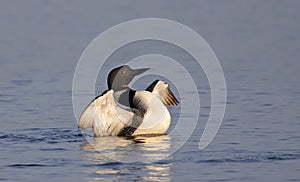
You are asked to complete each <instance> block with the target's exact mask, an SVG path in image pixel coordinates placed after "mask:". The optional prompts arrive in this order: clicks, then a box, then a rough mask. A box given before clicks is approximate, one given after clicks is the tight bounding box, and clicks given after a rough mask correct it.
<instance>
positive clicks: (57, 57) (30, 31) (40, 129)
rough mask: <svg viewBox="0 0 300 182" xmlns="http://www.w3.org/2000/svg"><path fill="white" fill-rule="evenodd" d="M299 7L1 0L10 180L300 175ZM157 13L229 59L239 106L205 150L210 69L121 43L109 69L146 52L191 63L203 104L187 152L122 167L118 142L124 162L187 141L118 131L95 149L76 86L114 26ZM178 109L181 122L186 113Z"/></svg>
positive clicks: (3, 175)
mask: <svg viewBox="0 0 300 182" xmlns="http://www.w3.org/2000/svg"><path fill="white" fill-rule="evenodd" d="M299 7H300V2H299V1H292V0H286V1H279V0H278V1H277V0H274V1H256V0H253V1H231V0H230V1H218V2H215V1H189V3H186V2H181V1H155V2H150V1H149V2H136V1H135V2H133V1H122V2H120V3H116V2H115V3H113V2H108V1H106V2H101V1H89V2H83V1H60V2H51V1H49V2H43V1H31V0H29V1H9V0H7V1H5V0H4V1H1V2H0V70H1V71H0V81H1V82H0V83H1V84H0V115H1V117H0V118H1V119H0V161H1V162H0V180H1V181H143V180H146V181H183V180H188V181H299V180H300V134H299V133H300V132H299V131H300V114H299V107H300V104H299V100H300V86H299V85H300V84H299V77H300V74H299V70H300V62H299V57H300V46H299V45H300V34H299V32H300V24H299V22H300V13H299V11H298V9H299ZM145 17H156V18H166V19H171V20H174V21H178V22H180V23H183V24H185V25H187V26H189V27H191V28H193V29H194V30H196V31H197V32H198V33H199V34H200V35H202V36H203V37H204V38H205V39H206V41H207V42H208V43H209V44H210V46H211V47H212V49H213V50H214V51H215V53H216V55H217V56H218V58H219V60H220V63H221V65H222V68H223V71H224V75H225V79H226V84H227V95H228V101H227V107H226V113H225V118H224V120H223V123H222V126H221V128H220V130H219V132H218V134H217V136H216V138H215V139H214V140H213V142H212V143H211V144H210V145H209V146H208V147H207V148H206V149H205V150H203V151H199V149H198V143H199V139H200V136H201V134H202V132H203V128H204V126H205V121H206V120H207V117H208V114H209V109H210V90H209V87H208V82H207V79H206V77H205V74H204V73H203V71H201V70H195V69H194V67H192V66H189V64H188V63H189V61H190V59H191V58H190V57H189V55H187V54H186V52H185V51H182V50H180V49H179V48H177V47H174V46H172V45H168V44H164V43H161V42H159V43H157V42H151V41H148V42H147V41H145V42H138V43H136V44H132V45H128V47H126V48H124V49H121V50H119V51H118V52H117V53H116V54H114V55H113V56H112V57H111V58H110V59H111V61H110V65H106V66H107V67H109V66H113V65H114V64H115V65H118V64H122V63H124V62H126V61H127V60H130V59H132V58H134V57H136V56H139V55H142V54H145V53H147V54H148V53H161V54H163V55H169V56H172V57H173V58H176V59H177V60H181V61H182V60H184V61H186V67H187V69H188V70H189V72H191V73H192V74H195V75H196V76H198V80H197V81H198V82H199V85H198V87H199V95H200V99H201V111H200V119H199V121H198V124H197V127H196V129H195V131H194V132H193V134H192V136H191V137H190V138H189V140H188V141H187V142H186V143H185V145H184V146H183V147H182V148H181V149H180V150H178V151H177V152H176V153H175V154H173V155H171V156H168V157H167V158H164V159H162V160H160V161H155V162H153V163H140V162H132V163H122V162H118V161H114V160H112V159H111V156H114V152H115V151H113V150H111V148H110V147H112V146H111V145H112V144H114V146H113V147H116V146H117V147H120V148H118V149H119V150H120V151H121V152H122V151H123V152H124V153H122V155H123V156H122V157H124V155H125V157H126V155H127V156H128V157H132V156H136V157H140V156H143V155H149V156H155V157H160V156H161V157H164V155H165V154H164V152H165V151H167V150H168V148H169V146H172V144H173V143H174V141H177V140H180V138H176V136H174V137H173V138H172V137H170V136H169V135H166V136H160V137H148V138H147V137H145V138H139V139H137V140H134V139H124V138H116V137H113V138H112V137H108V138H105V139H101V140H100V141H95V143H96V146H97V147H96V149H95V148H94V147H91V145H90V144H89V143H88V142H86V140H85V138H84V136H83V134H82V133H81V132H80V131H79V130H78V129H77V121H76V119H75V117H74V113H73V107H72V97H71V96H72V81H73V75H74V70H75V67H76V65H77V62H78V60H79V57H80V55H81V53H82V52H83V50H84V49H85V48H86V46H87V45H88V44H89V42H91V41H92V40H93V39H94V38H95V37H96V36H98V35H99V34H100V33H101V32H103V31H105V30H106V29H107V28H110V27H111V26H114V25H116V24H118V23H122V22H124V21H127V20H132V19H136V18H145ZM102 71H103V72H105V70H102ZM106 71H108V70H106ZM104 74H106V73H104ZM103 80H105V78H103V77H100V78H98V80H97V85H96V88H97V94H99V93H101V91H102V90H103V89H104V88H105V84H104V83H103ZM174 84H176V83H174ZM137 86H139V85H137ZM185 94H190V93H189V92H186V93H185ZM171 113H172V116H173V120H174V121H177V120H178V108H172V109H171ZM183 116H184V115H183ZM184 117H190V120H191V121H193V120H195V117H191V116H189V115H185V116H184ZM175 124H176V122H174V123H173V124H172V126H171V129H172V128H173V127H174V125H175ZM97 144H98V145H97ZM98 150H100V151H102V153H99V152H98Z"/></svg>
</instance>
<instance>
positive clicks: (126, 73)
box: [107, 65, 149, 90]
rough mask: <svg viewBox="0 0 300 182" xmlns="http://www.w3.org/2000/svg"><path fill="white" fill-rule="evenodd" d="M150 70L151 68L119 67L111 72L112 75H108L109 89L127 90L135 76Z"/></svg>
mask: <svg viewBox="0 0 300 182" xmlns="http://www.w3.org/2000/svg"><path fill="white" fill-rule="evenodd" d="M148 69H149V68H141V69H131V68H130V67H129V66H127V65H123V66H120V67H117V68H115V69H113V70H111V71H110V73H109V74H108V78H107V85H108V89H113V90H122V89H124V88H127V87H128V84H129V83H130V82H131V80H132V79H133V78H134V77H135V76H137V75H140V74H142V73H144V72H145V71H147V70H148Z"/></svg>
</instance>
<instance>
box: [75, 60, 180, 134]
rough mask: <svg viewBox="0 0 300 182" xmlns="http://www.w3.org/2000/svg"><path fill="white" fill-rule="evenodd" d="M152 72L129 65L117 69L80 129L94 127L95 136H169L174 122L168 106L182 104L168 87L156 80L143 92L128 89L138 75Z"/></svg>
mask: <svg viewBox="0 0 300 182" xmlns="http://www.w3.org/2000/svg"><path fill="white" fill-rule="evenodd" d="M148 69H149V68H141V69H132V68H130V67H129V66H127V65H123V66H120V67H117V68H115V69H113V70H112V71H111V72H110V73H109V74H108V78H107V85H108V90H106V91H105V92H103V93H102V94H101V95H100V96H98V97H96V98H95V99H94V100H92V101H91V103H90V104H89V105H88V106H87V107H86V108H85V110H84V111H83V113H82V114H81V116H80V120H79V123H78V128H80V129H87V128H88V127H90V126H92V127H93V131H94V136H95V137H103V136H135V135H160V134H165V133H166V132H167V130H168V129H169V126H170V122H171V116H170V113H169V111H168V109H167V107H166V106H175V105H178V104H179V102H178V100H177V99H176V97H175V96H174V94H173V93H172V92H171V90H170V88H169V86H168V84H166V83H165V82H163V81H161V80H156V81H154V82H153V83H152V84H151V85H150V86H149V87H148V88H147V89H146V90H139V91H136V90H132V89H131V88H130V87H129V86H128V84H129V83H130V82H131V81H132V79H133V78H134V77H135V76H137V75H140V74H142V73H144V72H145V71H147V70H148Z"/></svg>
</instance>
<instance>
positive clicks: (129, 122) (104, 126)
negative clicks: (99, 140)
mask: <svg viewBox="0 0 300 182" xmlns="http://www.w3.org/2000/svg"><path fill="white" fill-rule="evenodd" d="M113 92H114V91H113V90H109V91H107V92H104V93H103V94H102V95H101V96H98V97H96V98H95V99H94V100H93V101H92V102H91V103H90V104H89V105H88V106H87V107H86V109H85V110H84V111H83V113H82V114H81V116H80V120H79V123H78V127H79V128H81V129H87V128H88V127H90V126H92V127H93V130H94V134H95V136H96V137H101V136H110V135H112V136H116V135H130V134H131V133H133V132H134V130H135V129H136V128H134V127H132V126H134V122H135V121H136V119H134V118H135V117H134V113H133V112H131V111H128V110H126V109H123V108H121V107H120V106H118V105H117V104H116V102H115V100H114V97H113Z"/></svg>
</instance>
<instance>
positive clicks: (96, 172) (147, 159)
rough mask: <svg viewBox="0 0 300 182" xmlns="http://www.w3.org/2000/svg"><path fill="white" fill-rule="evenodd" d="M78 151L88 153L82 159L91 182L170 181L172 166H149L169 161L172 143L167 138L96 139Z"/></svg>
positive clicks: (89, 141)
mask: <svg viewBox="0 0 300 182" xmlns="http://www.w3.org/2000/svg"><path fill="white" fill-rule="evenodd" d="M80 147H81V148H82V149H83V150H86V151H87V152H85V153H84V155H85V159H86V160H87V162H88V164H89V166H88V170H86V171H84V173H88V174H89V176H92V179H91V181H98V180H103V179H102V178H103V177H104V176H105V177H104V179H107V178H109V177H108V176H111V177H112V178H115V179H117V180H120V179H124V178H125V179H135V180H149V181H170V180H171V179H170V166H171V163H160V162H158V163H151V162H156V161H159V160H162V159H165V158H168V157H169V155H170V151H171V139H170V137H169V136H167V135H162V136H151V137H150V136H137V137H132V138H121V137H103V138H95V139H91V140H88V141H86V142H84V143H83V144H82V145H81V146H80ZM92 166H93V167H92ZM141 173H142V174H143V175H141Z"/></svg>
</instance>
